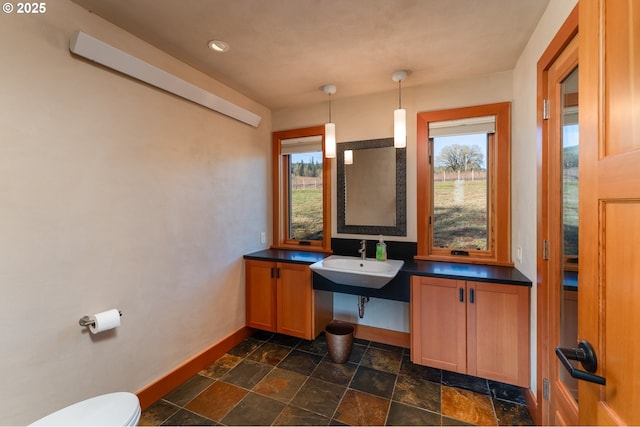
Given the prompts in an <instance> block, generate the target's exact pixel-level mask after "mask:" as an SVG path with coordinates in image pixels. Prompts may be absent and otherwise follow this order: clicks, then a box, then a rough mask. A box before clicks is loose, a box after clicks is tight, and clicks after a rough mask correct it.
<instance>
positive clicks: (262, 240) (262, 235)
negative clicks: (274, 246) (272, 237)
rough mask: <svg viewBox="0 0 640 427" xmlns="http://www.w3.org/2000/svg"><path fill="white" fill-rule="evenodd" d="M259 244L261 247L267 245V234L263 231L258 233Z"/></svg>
mask: <svg viewBox="0 0 640 427" xmlns="http://www.w3.org/2000/svg"><path fill="white" fill-rule="evenodd" d="M260 243H262V244H263V245H264V244H265V243H267V233H266V232H265V231H261V232H260Z"/></svg>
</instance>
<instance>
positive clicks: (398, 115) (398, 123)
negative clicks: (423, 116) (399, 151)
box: [393, 108, 407, 148]
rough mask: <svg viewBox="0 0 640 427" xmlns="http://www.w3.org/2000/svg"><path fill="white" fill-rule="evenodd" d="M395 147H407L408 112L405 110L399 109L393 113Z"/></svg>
mask: <svg viewBox="0 0 640 427" xmlns="http://www.w3.org/2000/svg"><path fill="white" fill-rule="evenodd" d="M393 146H394V147H395V148H405V147H406V146H407V110H405V109H404V108H398V109H397V110H395V111H394V112H393Z"/></svg>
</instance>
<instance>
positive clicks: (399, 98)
mask: <svg viewBox="0 0 640 427" xmlns="http://www.w3.org/2000/svg"><path fill="white" fill-rule="evenodd" d="M398 108H399V109H400V108H402V80H398Z"/></svg>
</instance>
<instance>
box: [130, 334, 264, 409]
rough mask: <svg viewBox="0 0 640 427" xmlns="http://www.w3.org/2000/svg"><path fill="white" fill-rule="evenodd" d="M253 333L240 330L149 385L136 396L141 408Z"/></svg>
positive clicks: (150, 403) (146, 406)
mask: <svg viewBox="0 0 640 427" xmlns="http://www.w3.org/2000/svg"><path fill="white" fill-rule="evenodd" d="M253 332H254V331H253V330H252V329H250V328H247V327H246V326H245V327H242V328H241V329H238V330H237V331H236V332H234V333H232V334H230V335H228V336H227V337H226V338H223V339H222V340H221V341H219V342H218V343H216V344H214V345H212V346H211V347H209V348H208V349H206V350H204V351H203V352H202V353H200V354H198V355H196V356H194V357H193V358H191V359H190V360H188V361H186V362H185V363H183V364H182V365H180V366H178V367H177V368H176V369H174V370H173V371H171V372H169V373H168V374H166V375H165V376H163V377H162V378H159V379H158V380H156V381H155V382H153V383H152V384H149V385H148V386H146V387H145V388H143V389H142V390H140V391H138V392H137V393H136V394H137V395H138V399H140V406H141V408H142V409H146V408H148V407H149V406H151V405H152V404H153V403H155V402H157V401H158V400H160V399H161V398H162V396H164V395H165V394H167V393H169V392H170V391H171V390H173V389H174V388H176V387H177V386H179V385H180V384H182V383H183V382H185V381H186V380H188V379H189V378H191V377H192V376H194V375H195V374H197V373H198V372H200V371H201V370H202V369H204V368H206V367H207V366H209V365H211V364H212V363H213V362H215V361H216V360H218V359H219V358H220V357H221V356H222V355H223V354H225V353H226V352H227V351H229V350H231V349H232V348H233V347H235V346H236V345H238V344H240V343H241V342H242V341H244V340H245V339H247V338H248V337H250V336H251V335H252V334H253Z"/></svg>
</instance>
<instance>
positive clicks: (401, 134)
mask: <svg viewBox="0 0 640 427" xmlns="http://www.w3.org/2000/svg"><path fill="white" fill-rule="evenodd" d="M408 75H409V72H408V71H407V70H399V71H396V72H395V73H393V74H392V75H391V80H393V81H394V82H398V109H397V110H395V111H394V112H393V146H394V147H395V148H405V147H406V146H407V110H405V109H404V108H402V81H403V80H404V79H406V78H407V76H408Z"/></svg>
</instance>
